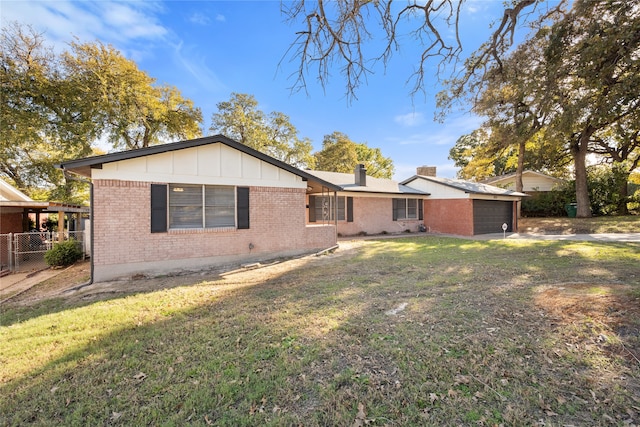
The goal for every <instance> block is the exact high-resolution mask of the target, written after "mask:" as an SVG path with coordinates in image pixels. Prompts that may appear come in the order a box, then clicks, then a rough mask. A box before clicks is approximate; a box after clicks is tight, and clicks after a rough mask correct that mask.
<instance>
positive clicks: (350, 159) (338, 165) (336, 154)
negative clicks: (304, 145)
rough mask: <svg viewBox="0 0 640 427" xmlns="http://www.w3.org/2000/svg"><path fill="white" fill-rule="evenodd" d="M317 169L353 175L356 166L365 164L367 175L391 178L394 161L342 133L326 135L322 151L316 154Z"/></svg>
mask: <svg viewBox="0 0 640 427" xmlns="http://www.w3.org/2000/svg"><path fill="white" fill-rule="evenodd" d="M315 158H316V169H317V170H321V171H328V172H342V173H351V172H353V170H354V169H355V167H356V165H358V164H360V163H361V164H364V165H365V167H366V169H367V175H369V176H373V177H375V178H389V179H390V178H391V177H392V176H393V171H394V167H393V161H392V160H391V159H390V158H388V157H384V156H383V155H382V152H381V151H380V149H379V148H371V147H369V146H368V145H367V144H366V143H356V142H353V141H352V140H351V139H350V138H349V137H348V136H347V135H346V134H344V133H342V132H333V133H332V134H330V135H325V137H324V140H323V141H322V150H320V151H318V152H317V153H315Z"/></svg>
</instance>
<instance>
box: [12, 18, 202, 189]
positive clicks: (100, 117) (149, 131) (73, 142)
mask: <svg viewBox="0 0 640 427" xmlns="http://www.w3.org/2000/svg"><path fill="white" fill-rule="evenodd" d="M0 41H1V52H0V73H1V75H0V84H1V85H2V94H3V96H2V103H1V105H0V122H1V125H0V154H1V155H0V176H1V177H3V178H5V179H7V180H8V181H10V182H11V183H12V184H15V185H16V187H17V188H19V189H20V190H22V191H24V192H25V193H26V194H28V195H31V196H33V197H42V198H52V197H55V198H56V199H57V200H61V201H77V200H76V199H77V195H74V194H76V190H77V188H76V187H78V185H80V184H79V183H78V182H77V181H69V182H66V183H65V182H64V180H63V176H62V172H61V171H60V170H57V169H56V168H55V167H54V165H55V164H56V163H60V162H62V161H64V160H68V159H73V158H78V157H82V156H87V155H89V154H91V153H92V152H93V151H94V150H95V149H96V148H97V147H98V143H99V141H101V140H103V139H104V140H107V141H109V142H110V143H111V146H112V147H113V148H114V149H133V148H141V147H146V146H149V145H153V144H160V143H164V142H170V141H172V140H175V139H186V138H193V137H197V136H200V135H201V130H200V127H199V126H200V123H201V122H202V114H201V112H200V110H199V109H198V108H195V107H194V106H193V103H192V102H191V101H190V100H188V99H185V98H184V97H182V95H181V94H180V91H179V90H178V89H177V88H175V87H172V86H167V85H157V84H156V81H155V79H153V78H152V77H150V76H149V75H147V74H146V73H145V72H143V71H141V70H140V69H139V68H138V67H137V65H136V64H135V62H133V61H131V60H129V59H126V58H124V57H123V56H122V54H121V53H120V52H119V51H117V50H116V49H115V48H114V47H112V46H109V45H104V44H102V43H101V42H92V43H80V42H78V41H75V42H72V43H70V45H69V49H68V50H67V51H65V52H62V53H61V54H56V53H55V52H54V51H53V50H52V49H51V48H50V47H49V46H48V45H47V44H46V40H45V38H44V34H43V33H39V32H37V31H36V30H34V29H33V28H32V27H29V26H24V25H21V24H19V23H15V22H14V23H10V24H7V25H6V26H3V27H2V34H1V40H0ZM43 189H46V191H43Z"/></svg>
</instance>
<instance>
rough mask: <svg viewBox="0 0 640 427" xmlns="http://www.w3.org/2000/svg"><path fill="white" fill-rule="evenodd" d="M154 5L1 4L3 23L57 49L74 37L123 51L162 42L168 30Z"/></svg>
mask: <svg viewBox="0 0 640 427" xmlns="http://www.w3.org/2000/svg"><path fill="white" fill-rule="evenodd" d="M161 11H162V6H161V4H160V3H157V2H146V1H145V2H130V3H127V2H116V1H100V2H82V1H71V0H60V1H29V2H26V1H25V2H23V1H9V2H3V4H2V22H3V23H4V22H8V21H18V22H20V23H24V24H30V25H32V26H33V27H34V28H35V29H36V30H38V31H43V32H45V37H46V39H47V41H48V42H50V43H52V44H53V45H54V48H55V49H56V50H63V49H64V48H65V47H66V43H68V42H69V41H70V40H71V39H72V38H73V37H77V38H78V39H80V40H82V41H93V40H101V41H103V42H106V43H111V44H116V45H120V46H119V47H120V48H121V49H123V48H126V46H127V45H128V44H129V43H132V42H136V41H141V40H142V41H154V40H161V39H163V38H164V37H165V36H166V35H167V34H168V32H169V31H168V29H167V28H165V27H164V26H163V25H161V23H160V21H159V18H158V13H160V12H161Z"/></svg>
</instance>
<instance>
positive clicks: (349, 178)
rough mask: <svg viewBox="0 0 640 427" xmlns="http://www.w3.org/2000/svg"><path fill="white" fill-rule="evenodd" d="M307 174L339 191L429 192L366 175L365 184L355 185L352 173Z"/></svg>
mask: <svg viewBox="0 0 640 427" xmlns="http://www.w3.org/2000/svg"><path fill="white" fill-rule="evenodd" d="M307 172H308V173H309V174H311V175H313V176H316V177H318V178H320V179H322V180H324V181H328V182H330V183H332V184H334V185H336V186H338V187H340V190H341V191H353V192H357V193H378V194H380V193H385V194H410V195H416V196H428V195H429V193H425V192H424V191H421V190H418V189H415V188H411V187H407V186H406V185H403V184H401V183H398V182H397V181H393V180H391V179H385V178H374V177H372V176H367V185H365V186H362V185H357V184H356V183H355V176H354V174H352V173H341V172H326V171H307Z"/></svg>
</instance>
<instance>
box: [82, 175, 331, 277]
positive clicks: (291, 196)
mask: <svg viewBox="0 0 640 427" xmlns="http://www.w3.org/2000/svg"><path fill="white" fill-rule="evenodd" d="M93 203H94V207H93V217H94V223H93V225H94V253H93V262H94V280H95V281H104V280H109V279H111V278H115V277H119V276H126V275H131V274H136V273H152V274H160V273H163V272H168V271H173V270H184V269H187V270H188V269H198V268H203V267H210V266H216V265H223V264H235V263H239V262H249V261H258V260H264V259H273V258H276V257H279V256H291V255H297V254H301V253H307V252H313V251H316V250H320V249H325V248H328V247H331V246H333V245H335V243H336V231H335V227H333V226H322V227H318V226H315V227H307V226H306V225H305V209H304V206H305V190H304V189H297V188H271V187H255V186H252V187H250V189H249V206H250V216H249V218H250V228H249V229H244V230H237V229H235V228H231V227H229V228H223V229H204V230H202V229H200V230H169V231H168V232H166V233H151V231H150V229H151V225H150V221H151V219H150V212H151V183H149V182H137V181H119V180H100V179H98V180H94V190H93ZM250 244H251V247H250Z"/></svg>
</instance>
